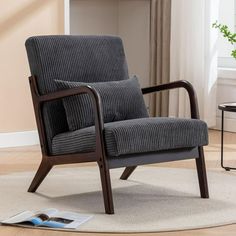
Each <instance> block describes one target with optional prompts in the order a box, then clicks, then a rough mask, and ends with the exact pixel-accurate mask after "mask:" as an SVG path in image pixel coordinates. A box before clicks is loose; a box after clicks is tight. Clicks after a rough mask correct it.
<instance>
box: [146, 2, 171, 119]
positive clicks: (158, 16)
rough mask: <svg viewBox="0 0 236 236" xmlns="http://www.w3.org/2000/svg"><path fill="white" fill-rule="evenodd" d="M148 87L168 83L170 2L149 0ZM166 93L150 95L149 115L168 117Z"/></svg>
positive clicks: (167, 95)
mask: <svg viewBox="0 0 236 236" xmlns="http://www.w3.org/2000/svg"><path fill="white" fill-rule="evenodd" d="M150 6H151V9H150V10H151V14H150V18H151V19H150V85H158V84H163V83H168V82H169V81H170V27H171V0H151V5H150ZM168 105H169V94H168V92H162V93H153V94H151V95H150V104H149V109H150V115H151V116H168V110H169V106H168Z"/></svg>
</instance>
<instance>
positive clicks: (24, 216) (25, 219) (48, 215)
mask: <svg viewBox="0 0 236 236" xmlns="http://www.w3.org/2000/svg"><path fill="white" fill-rule="evenodd" d="M92 217H93V216H92V215H86V214H79V213H75V212H69V211H59V210H57V209H45V210H42V211H36V212H33V211H24V212H21V213H19V214H17V215H15V216H13V217H10V218H9V219H6V220H4V221H2V224H8V225H25V226H35V227H49V228H67V229H76V228H78V227H79V226H80V225H82V224H83V223H85V222H86V221H88V220H90V219H91V218H92Z"/></svg>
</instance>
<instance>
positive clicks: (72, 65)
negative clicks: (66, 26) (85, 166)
mask: <svg viewBox="0 0 236 236" xmlns="http://www.w3.org/2000/svg"><path fill="white" fill-rule="evenodd" d="M26 49H27V54H28V59H29V65H30V70H31V74H32V76H31V77H30V78H29V81H30V88H31V93H32V99H33V104H34V110H35V117H36V121H37V127H38V132H39V137H40V145H41V150H42V162H41V164H40V166H39V169H38V171H37V173H36V175H35V177H34V179H33V181H32V183H31V185H30V187H29V190H28V191H29V192H35V191H36V190H37V188H38V187H39V185H40V184H41V182H42V181H43V179H44V178H45V177H46V175H47V174H48V172H49V171H50V170H51V168H52V167H53V166H54V165H60V164H71V163H82V162H97V164H98V167H99V169H100V175H101V183H102V190H103V197H104V204H105V212H106V213H107V214H113V213H114V207H113V198H112V189H111V182H110V169H112V168H119V167H126V168H125V170H124V172H123V174H122V175H121V179H123V180H126V179H128V177H129V176H130V175H131V173H132V172H133V171H134V170H135V168H136V167H137V166H138V165H144V164H151V163H158V162H168V161H176V160H182V159H190V158H194V159H195V160H196V166H197V173H198V179H199V186H200V194H201V197H202V198H208V197H209V196H208V186H207V177H206V169H205V161H204V152H203V146H204V145H207V144H208V131H207V125H206V124H205V123H204V122H203V121H201V120H199V113H198V105H197V98H196V94H195V92H194V89H193V87H192V86H191V84H190V83H188V82H187V81H176V82H172V83H169V84H163V85H157V86H154V87H149V88H143V89H142V93H143V94H148V93H153V92H159V91H162V90H169V89H175V88H181V87H182V88H185V89H186V90H187V92H188V94H189V98H190V107H191V119H174V118H163V117H156V118H153V117H152V118H151V117H148V114H147V111H146V110H145V109H146V108H145V106H144V102H143V98H142V93H141V89H140V88H139V87H138V86H139V85H138V82H137V79H136V78H132V79H129V75H128V69H127V64H126V60H125V54H124V50H123V45H122V41H121V39H120V38H118V37H112V36H36V37H31V38H29V39H27V41H26ZM104 91H105V92H104ZM139 93H140V94H141V96H140V94H139ZM104 121H105V122H104ZM157 181H161V180H157ZM78 200H79V199H78Z"/></svg>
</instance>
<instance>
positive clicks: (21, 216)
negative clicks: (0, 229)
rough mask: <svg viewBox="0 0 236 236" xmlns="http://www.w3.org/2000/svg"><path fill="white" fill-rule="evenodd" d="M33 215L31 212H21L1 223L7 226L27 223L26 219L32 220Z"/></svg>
mask: <svg viewBox="0 0 236 236" xmlns="http://www.w3.org/2000/svg"><path fill="white" fill-rule="evenodd" d="M33 215H34V213H33V212H32V211H23V212H21V213H19V214H17V215H15V216H13V217H11V218H9V219H6V220H4V221H2V223H7V224H15V223H20V222H23V221H27V220H28V219H30V218H32V217H33Z"/></svg>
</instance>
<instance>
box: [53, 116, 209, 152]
mask: <svg viewBox="0 0 236 236" xmlns="http://www.w3.org/2000/svg"><path fill="white" fill-rule="evenodd" d="M104 137H105V144H106V151H107V155H108V156H121V155H124V154H133V153H145V152H153V151H160V150H170V149H177V148H186V147H196V146H204V145H207V144H208V130H207V125H206V123H205V122H203V121H201V120H195V119H178V118H176V119H175V118H142V119H134V120H126V121H117V122H112V123H106V124H105V129H104ZM52 150H53V154H55V155H58V154H66V153H76V152H89V151H94V150H95V128H94V126H92V127H88V128H84V129H81V130H76V131H72V132H66V133H62V134H59V135H56V136H55V137H54V138H53V142H52Z"/></svg>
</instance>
